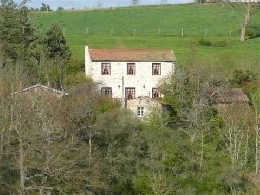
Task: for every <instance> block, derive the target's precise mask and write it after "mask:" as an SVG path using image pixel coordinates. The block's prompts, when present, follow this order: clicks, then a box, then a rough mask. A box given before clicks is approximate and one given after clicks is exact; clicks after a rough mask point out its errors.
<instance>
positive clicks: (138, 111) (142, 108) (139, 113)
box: [137, 107, 144, 117]
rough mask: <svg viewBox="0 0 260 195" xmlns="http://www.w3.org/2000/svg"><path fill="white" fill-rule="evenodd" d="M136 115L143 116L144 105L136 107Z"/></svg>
mask: <svg viewBox="0 0 260 195" xmlns="http://www.w3.org/2000/svg"><path fill="white" fill-rule="evenodd" d="M137 116H138V117H143V116H144V107H137Z"/></svg>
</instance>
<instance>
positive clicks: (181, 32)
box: [63, 27, 260, 38]
mask: <svg viewBox="0 0 260 195" xmlns="http://www.w3.org/2000/svg"><path fill="white" fill-rule="evenodd" d="M240 33H241V31H240V30H238V29H236V30H233V29H227V30H226V31H219V30H218V29H208V28H205V29H200V30H193V29H189V28H179V29H178V28H175V29H167V30H165V29H161V28H150V29H142V28H134V29H123V28H120V29H118V28H117V29H116V28H107V29H105V28H91V27H85V28H81V29H72V28H63V34H64V35H68V36H71V35H103V36H104V35H106V36H108V35H109V36H239V35H240ZM246 35H247V36H249V37H252V38H253V37H260V30H255V29H249V30H247V32H246Z"/></svg>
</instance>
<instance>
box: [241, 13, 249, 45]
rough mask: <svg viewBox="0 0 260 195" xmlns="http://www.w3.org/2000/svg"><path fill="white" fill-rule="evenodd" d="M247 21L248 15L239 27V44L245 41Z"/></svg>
mask: <svg viewBox="0 0 260 195" xmlns="http://www.w3.org/2000/svg"><path fill="white" fill-rule="evenodd" d="M249 20H250V14H249V13H248V14H247V15H245V19H244V21H243V23H242V25H241V37H240V41H241V42H245V41H246V28H247V26H248V24H249Z"/></svg>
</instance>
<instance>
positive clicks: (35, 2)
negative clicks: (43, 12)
mask: <svg viewBox="0 0 260 195" xmlns="http://www.w3.org/2000/svg"><path fill="white" fill-rule="evenodd" d="M15 2H16V3H20V2H21V0H15ZM162 2H164V3H165V2H166V3H167V4H177V3H188V2H191V0H139V3H138V4H139V5H155V4H161V3H162ZM42 3H45V4H48V5H50V7H51V9H54V10H55V9H57V7H63V8H65V9H71V8H75V9H85V8H88V9H93V8H97V7H98V6H99V5H101V7H121V6H129V5H132V1H131V0H31V1H30V2H29V3H28V4H27V6H28V7H34V8H40V7H41V4H42Z"/></svg>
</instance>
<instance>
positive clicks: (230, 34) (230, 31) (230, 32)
mask: <svg viewBox="0 0 260 195" xmlns="http://www.w3.org/2000/svg"><path fill="white" fill-rule="evenodd" d="M229 36H230V37H231V36H232V30H231V29H230V30H229Z"/></svg>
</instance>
